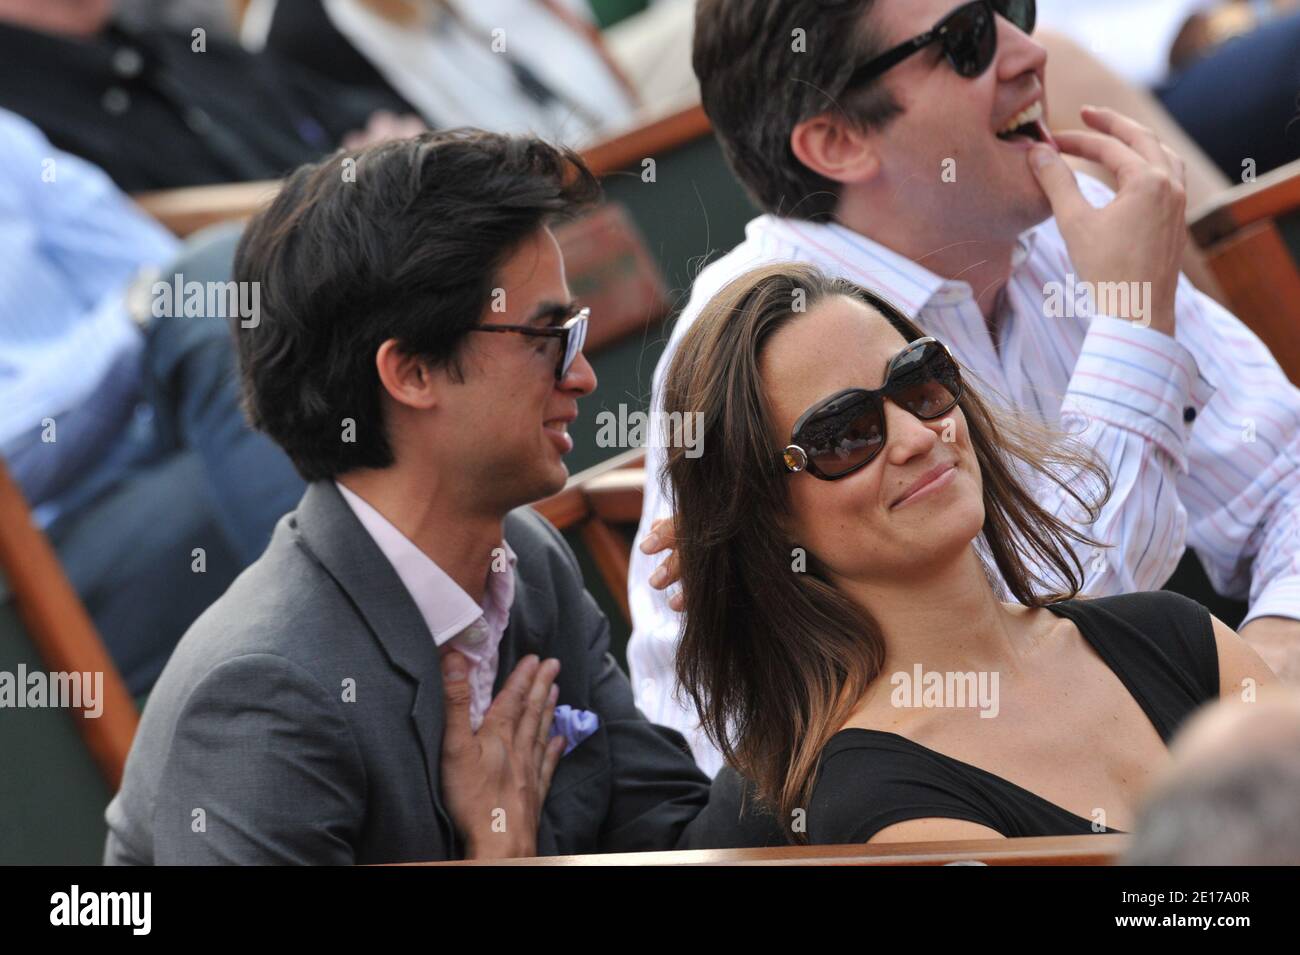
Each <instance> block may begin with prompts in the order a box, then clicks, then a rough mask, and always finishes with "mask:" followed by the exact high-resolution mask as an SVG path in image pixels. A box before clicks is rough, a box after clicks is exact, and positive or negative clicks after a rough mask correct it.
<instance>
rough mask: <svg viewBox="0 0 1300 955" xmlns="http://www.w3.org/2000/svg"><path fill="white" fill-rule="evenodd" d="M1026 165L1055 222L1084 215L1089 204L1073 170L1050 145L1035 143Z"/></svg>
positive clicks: (1090, 207) (1089, 208) (1089, 207)
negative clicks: (1050, 209) (1049, 206)
mask: <svg viewBox="0 0 1300 955" xmlns="http://www.w3.org/2000/svg"><path fill="white" fill-rule="evenodd" d="M1029 168H1030V169H1031V170H1033V173H1034V178H1036V179H1037V180H1038V185H1039V186H1041V187H1042V190H1043V192H1044V193H1045V194H1046V196H1047V201H1048V202H1049V203H1051V206H1052V212H1053V213H1054V214H1055V215H1056V218H1057V220H1058V221H1061V222H1065V221H1069V220H1071V219H1074V218H1076V217H1078V216H1079V215H1084V214H1087V213H1088V212H1089V211H1090V210H1091V209H1092V205H1091V204H1090V203H1089V202H1088V200H1087V199H1085V198H1084V196H1083V193H1082V192H1080V191H1079V183H1078V180H1076V179H1075V178H1074V170H1073V169H1071V168H1070V167H1069V165H1067V164H1066V162H1065V160H1064V159H1062V158H1061V154H1060V153H1058V152H1057V151H1056V150H1055V149H1052V148H1051V147H1050V146H1035V147H1033V148H1032V149H1030V150H1029Z"/></svg>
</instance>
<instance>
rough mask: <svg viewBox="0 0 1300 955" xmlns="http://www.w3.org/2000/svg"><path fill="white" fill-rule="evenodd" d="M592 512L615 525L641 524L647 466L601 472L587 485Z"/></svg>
mask: <svg viewBox="0 0 1300 955" xmlns="http://www.w3.org/2000/svg"><path fill="white" fill-rule="evenodd" d="M583 488H584V489H585V490H586V492H587V502H588V504H589V505H590V507H591V511H592V513H593V514H594V515H595V516H596V517H599V518H600V519H601V520H603V521H609V522H610V523H612V524H638V523H640V521H641V501H642V499H643V498H644V496H645V469H644V468H623V469H621V470H617V471H610V472H608V473H606V474H601V475H598V476H597V477H594V478H592V479H591V480H589V481H587V482H586V484H584V485H583Z"/></svg>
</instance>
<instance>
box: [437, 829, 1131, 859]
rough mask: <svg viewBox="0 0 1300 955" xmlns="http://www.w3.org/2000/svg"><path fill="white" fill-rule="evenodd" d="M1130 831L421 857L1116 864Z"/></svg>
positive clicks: (1125, 845)
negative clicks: (576, 853) (764, 846)
mask: <svg viewBox="0 0 1300 955" xmlns="http://www.w3.org/2000/svg"><path fill="white" fill-rule="evenodd" d="M1128 839H1129V837H1128V836H1124V835H1109V834H1108V835H1089V836H1045V837H1041V838H1033V839H972V840H968V841H961V842H897V843H881V844H874V843H873V844H868V845H852V846H782V847H780V848H773V849H692V850H688V851H683V852H623V853H609V854H606V855H586V856H550V857H546V858H540V859H508V860H505V861H491V862H479V861H461V862H421V863H411V864H414V865H438V866H477V865H509V866H593V865H595V866H610V865H612V866H637V865H656V866H658V865H667V866H716V865H743V866H790V865H795V866H803V865H817V866H822V865H855V866H857V865H870V866H917V865H953V864H954V863H956V864H964V865H971V864H976V865H978V864H984V865H1051V866H1076V865H1086V866H1103V865H1114V864H1115V863H1117V862H1118V861H1119V859H1120V857H1121V856H1122V854H1123V852H1124V850H1125V848H1126V847H1127V845H1128Z"/></svg>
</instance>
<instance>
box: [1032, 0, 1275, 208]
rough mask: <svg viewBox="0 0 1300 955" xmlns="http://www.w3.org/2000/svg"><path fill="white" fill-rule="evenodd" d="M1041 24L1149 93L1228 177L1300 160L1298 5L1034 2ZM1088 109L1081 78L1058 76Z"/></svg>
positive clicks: (1231, 0) (1253, 0) (1232, 0)
mask: <svg viewBox="0 0 1300 955" xmlns="http://www.w3.org/2000/svg"><path fill="white" fill-rule="evenodd" d="M1038 6H1039V12H1040V20H1039V22H1040V23H1041V24H1042V25H1043V26H1044V27H1046V28H1048V29H1050V30H1053V31H1056V32H1058V33H1061V34H1063V35H1064V36H1066V37H1069V38H1070V39H1071V40H1073V41H1074V43H1076V44H1077V45H1078V46H1079V47H1081V48H1084V49H1086V50H1088V51H1089V52H1090V53H1091V54H1092V55H1093V56H1094V57H1096V58H1098V59H1100V60H1102V61H1103V62H1105V63H1106V65H1107V66H1108V67H1110V69H1112V70H1114V71H1115V72H1116V73H1118V74H1119V75H1120V76H1122V77H1124V78H1125V79H1126V80H1128V81H1129V82H1130V83H1132V84H1133V85H1134V86H1136V87H1138V88H1145V89H1150V90H1151V91H1152V92H1153V93H1154V94H1155V96H1156V97H1158V98H1159V100H1160V102H1161V103H1163V104H1164V107H1165V108H1166V109H1167V110H1168V111H1169V112H1170V113H1171V114H1172V115H1173V117H1174V119H1176V120H1177V121H1178V123H1179V125H1180V126H1182V128H1183V129H1185V130H1186V131H1187V134H1188V135H1189V136H1191V137H1192V138H1193V139H1194V140H1196V142H1197V143H1198V144H1199V145H1200V147H1201V148H1202V149H1204V150H1205V152H1206V153H1208V154H1209V156H1210V158H1211V159H1213V160H1214V162H1215V163H1216V164H1217V165H1218V167H1219V169H1220V170H1221V171H1222V172H1223V174H1224V175H1225V176H1227V177H1228V179H1230V180H1232V181H1233V182H1241V181H1242V180H1243V174H1244V173H1245V172H1247V171H1250V172H1252V173H1254V174H1261V173H1265V172H1267V171H1268V170H1270V169H1274V168H1276V167H1278V166H1280V165H1283V164H1284V163H1287V162H1290V161H1291V160H1293V159H1296V158H1300V0H1088V2H1087V3H1081V2H1079V0H1039V4H1038ZM1060 82H1061V83H1062V84H1063V85H1071V86H1073V88H1074V89H1076V90H1077V91H1078V94H1077V95H1078V97H1082V98H1085V99H1084V101H1086V102H1095V100H1094V99H1087V97H1088V96H1089V95H1090V92H1089V90H1088V89H1087V88H1086V83H1087V78H1086V77H1085V76H1074V77H1062V78H1061V81H1060Z"/></svg>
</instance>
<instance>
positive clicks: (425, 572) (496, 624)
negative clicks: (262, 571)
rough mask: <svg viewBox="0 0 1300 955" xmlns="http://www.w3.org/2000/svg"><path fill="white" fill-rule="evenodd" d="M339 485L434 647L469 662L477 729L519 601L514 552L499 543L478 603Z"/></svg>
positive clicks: (472, 710)
mask: <svg viewBox="0 0 1300 955" xmlns="http://www.w3.org/2000/svg"><path fill="white" fill-rule="evenodd" d="M335 486H336V487H337V488H338V489H339V493H340V494H342V495H343V500H345V501H347V503H348V507H350V508H352V513H353V514H355V515H356V516H357V520H359V521H360V522H361V526H362V527H364V528H365V529H366V532H367V533H368V534H369V535H370V536H371V538H372V539H373V540H374V542H375V543H376V544H377V545H378V546H379V549H380V550H381V551H382V552H383V554H384V556H385V557H387V558H388V562H389V563H390V564H392V565H393V570H395V571H397V576H398V578H399V579H400V580H401V581H402V584H403V586H405V587H406V589H407V591H408V592H409V593H410V595H411V599H412V600H414V601H415V606H416V609H418V610H419V611H420V616H421V617H422V618H424V622H425V625H426V626H428V628H429V633H430V635H431V636H432V637H433V643H434V646H436V647H437V648H438V650H439V652H440V653H445V652H447V651H448V650H456V651H458V652H459V653H461V654H463V655H464V656H465V658H466V660H468V661H469V673H468V679H469V687H470V706H469V721H470V726H471V727H473V728H474V729H475V730H477V729H478V728H479V726H481V725H482V723H483V716H484V715H485V714H486V713H487V710H488V706H489V705H490V704H491V703H492V688H493V685H494V684H495V683H496V677H497V663H498V660H499V654H498V651H499V649H500V646H501V638H502V636H503V635H504V634H505V631H506V624H508V623H509V622H510V607H511V605H512V604H513V603H514V600H515V561H516V558H515V552H514V551H513V550H511V549H510V545H509V544H507V543H506V542H505V541H504V540H503V541H502V542H501V548H502V549H501V552H500V553H499V554H497V555H495V559H494V560H493V562H492V569H491V570H490V571H489V572H488V582H487V591H486V593H485V594H484V597H483V603H482V604H480V603H478V602H477V601H476V600H474V598H472V597H471V596H470V595H469V594H467V593H465V591H463V590H462V589H461V588H460V586H459V585H458V584H457V583H456V582H455V581H454V580H452V579H451V578H450V577H449V576H447V573H446V572H445V571H444V570H443V569H442V568H441V567H439V566H438V565H437V564H436V563H434V561H433V560H432V558H430V557H429V555H428V554H426V553H425V552H424V551H422V550H420V548H418V547H416V546H415V544H414V543H412V542H411V540H410V539H409V538H408V537H406V535H404V534H403V533H402V532H401V531H399V530H398V529H397V528H396V527H394V526H393V525H392V523H391V522H390V521H389V520H388V519H387V518H386V517H384V515H382V514H380V513H379V512H378V511H377V510H375V509H374V508H373V507H372V506H371V505H370V504H368V503H367V502H366V501H365V500H363V499H362V498H361V497H359V496H358V495H356V494H354V493H353V492H352V491H350V490H348V489H347V488H346V487H344V486H343V485H342V484H339V483H338V482H337V481H336V482H335Z"/></svg>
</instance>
